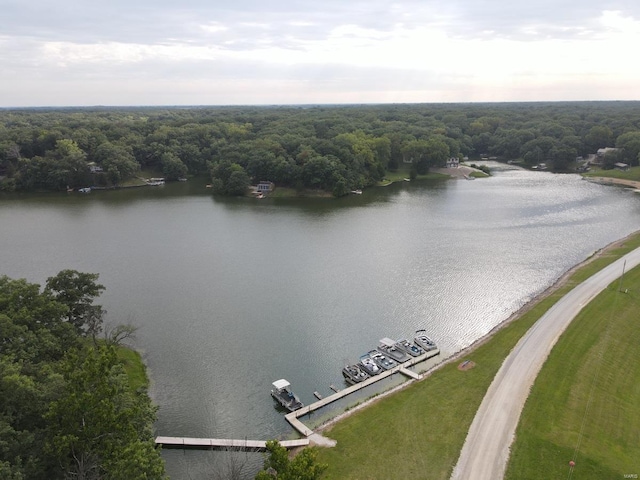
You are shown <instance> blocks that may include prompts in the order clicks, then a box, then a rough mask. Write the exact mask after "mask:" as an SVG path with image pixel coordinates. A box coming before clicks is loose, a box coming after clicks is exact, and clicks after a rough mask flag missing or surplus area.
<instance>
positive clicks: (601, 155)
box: [596, 147, 618, 163]
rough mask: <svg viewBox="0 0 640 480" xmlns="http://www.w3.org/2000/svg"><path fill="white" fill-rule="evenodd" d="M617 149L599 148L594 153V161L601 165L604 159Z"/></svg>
mask: <svg viewBox="0 0 640 480" xmlns="http://www.w3.org/2000/svg"><path fill="white" fill-rule="evenodd" d="M617 151H618V149H617V148H613V147H606V148H599V149H598V151H597V152H596V159H597V162H598V163H602V162H603V161H604V157H605V156H606V155H607V154H609V153H611V152H617Z"/></svg>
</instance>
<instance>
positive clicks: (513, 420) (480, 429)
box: [451, 248, 640, 480]
mask: <svg viewBox="0 0 640 480" xmlns="http://www.w3.org/2000/svg"><path fill="white" fill-rule="evenodd" d="M625 261H626V270H630V269H631V268H633V267H635V266H636V265H638V264H640V248H638V249H636V250H633V251H632V252H630V253H628V254H627V255H625V256H624V257H622V258H620V259H619V260H616V261H615V262H614V263H612V264H611V265H609V266H608V267H606V268H604V269H603V270H601V271H600V272H598V273H596V274H595V275H593V276H592V277H590V278H589V279H587V280H585V281H584V282H583V283H581V284H580V285H578V286H576V287H575V288H574V289H573V290H571V292H569V293H568V294H567V295H565V296H564V297H563V298H562V299H561V300H559V301H558V302H557V303H556V304H555V305H554V306H553V307H552V308H551V309H549V311H547V313H545V314H544V315H543V316H542V317H541V318H540V320H538V321H537V322H536V323H535V324H534V325H533V326H532V327H531V329H529V331H528V332H527V333H526V334H525V335H524V337H522V338H521V339H520V342H518V344H517V345H516V346H515V348H514V349H513V351H512V352H511V353H510V354H509V356H508V357H507V358H506V360H505V361H504V363H503V364H502V366H501V367H500V370H499V371H498V373H497V374H496V377H495V378H494V379H493V382H492V383H491V386H490V387H489V389H488V390H487V393H486V395H485V397H484V399H483V400H482V403H481V404H480V408H479V409H478V412H477V413H476V416H475V418H474V419H473V423H472V424H471V427H470V428H469V433H468V434H467V439H466V440H465V443H464V446H463V447H462V451H461V452H460V458H459V459H458V463H457V465H456V466H455V468H454V469H453V474H452V476H451V478H452V479H453V480H462V479H465V480H467V479H469V480H500V479H502V478H503V477H504V472H505V468H506V465H507V460H508V458H509V450H510V448H511V443H512V442H513V438H514V434H515V431H516V426H517V425H518V420H519V418H520V413H521V412H522V408H523V407H524V403H525V401H526V399H527V396H528V395H529V391H530V389H531V387H532V386H533V381H534V380H535V378H536V376H537V375H538V372H539V371H540V369H541V368H542V365H543V363H544V362H545V360H546V359H547V356H548V355H549V352H550V351H551V348H552V347H553V345H554V344H555V343H556V341H557V340H558V338H559V337H560V334H561V333H562V332H563V331H564V330H565V328H566V327H567V326H568V325H569V323H571V321H572V320H573V319H574V317H575V316H576V315H577V314H578V313H579V312H580V310H582V308H583V307H584V306H585V305H586V304H587V303H589V302H590V301H591V300H592V299H593V298H594V297H595V296H596V295H598V293H600V292H601V291H602V290H604V289H605V288H606V287H607V286H608V285H609V284H611V282H613V281H614V280H616V279H617V278H619V277H620V275H621V274H622V269H623V265H624V262H625Z"/></svg>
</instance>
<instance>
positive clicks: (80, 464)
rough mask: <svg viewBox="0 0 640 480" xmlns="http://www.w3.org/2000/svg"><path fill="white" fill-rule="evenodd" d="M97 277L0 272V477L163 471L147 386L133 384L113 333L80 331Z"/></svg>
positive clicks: (89, 314) (91, 310) (91, 313)
mask: <svg viewBox="0 0 640 480" xmlns="http://www.w3.org/2000/svg"><path fill="white" fill-rule="evenodd" d="M97 279H98V275H95V274H86V273H81V272H76V271H74V270H63V271H62V272H60V273H59V274H58V275H56V276H54V277H51V278H49V279H48V280H47V285H46V287H45V288H44V289H41V288H40V286H39V285H37V284H31V283H28V282H27V281H25V280H12V279H10V278H8V277H6V276H3V277H0V478H3V479H5V478H6V479H12V480H18V479H20V480H22V479H36V480H37V479H43V480H45V479H47V480H49V479H54V480H55V479H65V478H82V479H122V478H127V479H141V480H142V479H161V478H164V464H163V462H162V459H161V458H160V455H159V452H158V450H157V449H156V448H155V445H154V441H153V437H152V432H151V426H152V424H153V421H154V420H155V412H156V408H155V407H154V406H153V405H152V404H151V402H150V400H149V397H148V396H147V393H146V390H145V389H144V388H142V389H139V390H137V391H132V389H131V387H130V386H129V383H128V379H127V377H126V375H125V374H124V371H123V367H122V365H121V363H120V361H119V360H118V358H117V356H116V353H115V347H114V346H113V345H111V344H110V343H113V342H105V343H102V342H95V343H94V342H89V341H87V336H88V335H95V333H97V331H96V330H95V329H94V330H93V331H91V329H88V328H85V327H86V326H87V325H91V324H93V323H92V322H93V321H94V320H95V317H96V315H97V312H102V308H101V307H99V306H97V305H94V304H93V300H94V299H95V298H97V297H98V296H99V294H100V293H101V292H102V291H103V290H104V287H103V286H102V285H99V284H97V283H96V281H97Z"/></svg>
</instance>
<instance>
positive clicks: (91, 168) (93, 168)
mask: <svg viewBox="0 0 640 480" xmlns="http://www.w3.org/2000/svg"><path fill="white" fill-rule="evenodd" d="M87 166H88V167H89V171H90V172H91V173H102V171H103V170H102V167H101V166H100V165H98V164H97V163H96V162H91V163H87Z"/></svg>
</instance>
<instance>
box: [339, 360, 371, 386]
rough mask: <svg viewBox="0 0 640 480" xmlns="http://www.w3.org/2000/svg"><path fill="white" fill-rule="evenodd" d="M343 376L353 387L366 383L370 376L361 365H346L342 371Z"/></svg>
mask: <svg viewBox="0 0 640 480" xmlns="http://www.w3.org/2000/svg"><path fill="white" fill-rule="evenodd" d="M342 375H343V376H344V378H345V380H346V381H347V382H349V383H350V384H352V385H355V384H356V383H360V382H364V381H365V380H366V379H367V378H369V374H368V373H367V372H366V371H365V370H364V369H363V368H362V367H361V366H360V365H357V364H355V365H346V366H345V367H344V368H343V369H342Z"/></svg>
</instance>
